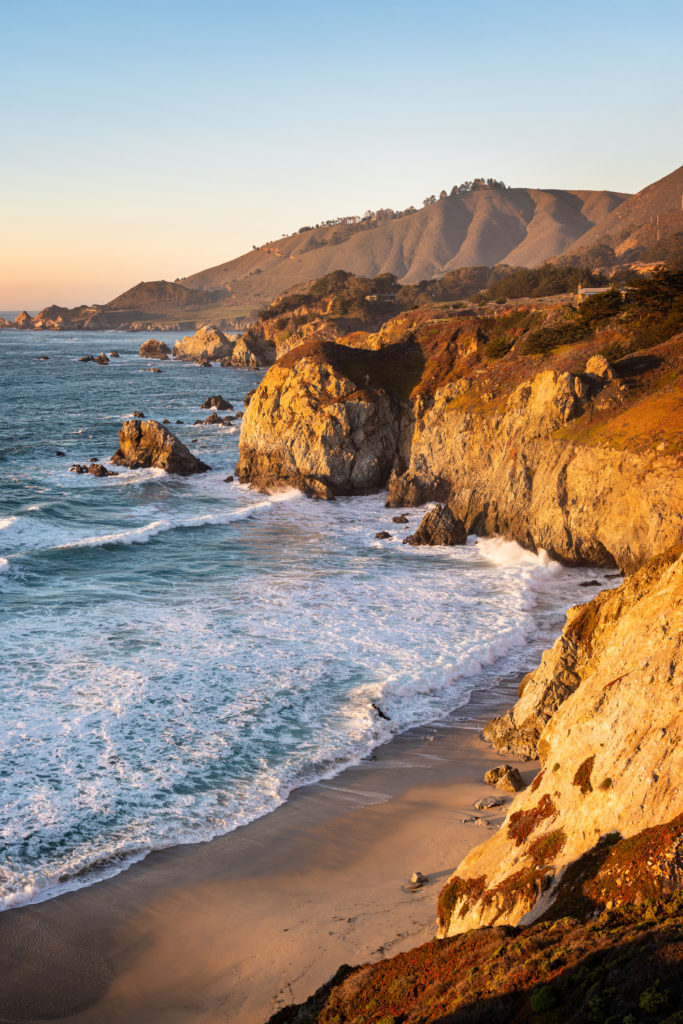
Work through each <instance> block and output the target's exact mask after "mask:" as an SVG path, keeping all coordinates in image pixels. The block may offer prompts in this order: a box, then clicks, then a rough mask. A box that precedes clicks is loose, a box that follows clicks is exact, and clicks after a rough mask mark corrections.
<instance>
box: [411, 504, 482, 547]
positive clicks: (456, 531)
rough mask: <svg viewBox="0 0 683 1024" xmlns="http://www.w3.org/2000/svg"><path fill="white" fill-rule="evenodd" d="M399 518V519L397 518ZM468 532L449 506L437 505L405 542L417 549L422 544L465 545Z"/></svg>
mask: <svg viewBox="0 0 683 1024" xmlns="http://www.w3.org/2000/svg"><path fill="white" fill-rule="evenodd" d="M396 518H399V517H396ZM466 540H467V530H466V529H465V526H464V524H463V523H462V521H461V520H460V519H456V518H455V516H454V515H453V513H452V512H451V510H450V508H449V507H448V505H437V506H436V508H433V509H431V510H430V511H429V512H427V514H426V515H425V516H424V518H423V520H422V522H421V523H420V525H419V526H418V528H417V530H416V531H415V533H411V535H410V536H409V537H406V539H405V540H404V541H403V543H404V544H410V545H412V546H413V547H417V546H419V545H421V544H426V545H429V546H435V545H438V544H445V545H449V546H452V545H454V544H464V543H465V541H466Z"/></svg>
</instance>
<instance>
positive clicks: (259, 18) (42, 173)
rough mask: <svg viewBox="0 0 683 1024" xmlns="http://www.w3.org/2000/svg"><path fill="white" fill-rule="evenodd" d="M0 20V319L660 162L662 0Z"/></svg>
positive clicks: (665, 34) (650, 171) (351, 1)
mask: <svg viewBox="0 0 683 1024" xmlns="http://www.w3.org/2000/svg"><path fill="white" fill-rule="evenodd" d="M0 25H1V34H2V51H3V53H2V61H1V62H0V87H1V88H2V92H1V95H2V97H3V102H2V105H1V106H0V131H1V132H2V139H3V145H2V149H1V150H0V174H1V176H2V178H1V181H2V189H1V191H0V196H1V197H2V199H1V202H2V207H1V209H0V309H21V308H26V309H29V310H37V309H40V308H42V307H43V306H45V305H47V304H49V303H53V302H54V303H58V304H61V305H69V306H71V305H76V304H80V303H83V302H86V303H93V302H106V301H108V300H109V299H111V298H113V297H114V296H115V295H117V294H119V293H120V292H122V291H124V290H125V289H126V288H128V287H130V286H132V285H134V284H136V283H137V282H138V281H141V280H159V279H168V280H174V279H175V278H177V277H183V276H185V275H187V274H191V273H194V272H196V271H199V270H203V269H205V268H207V267H210V266H214V265H215V264H218V263H222V262H225V261H226V260H228V259H231V258H233V257H235V256H239V255H240V254H241V253H243V252H245V251H246V250H248V249H250V248H251V247H252V245H260V244H262V243H263V242H267V241H270V240H273V239H276V238H279V237H280V236H281V235H283V234H289V233H290V232H292V231H296V230H297V228H299V227H300V226H302V225H304V224H314V223H317V222H319V221H321V220H325V219H328V218H332V217H337V216H342V215H349V214H362V213H364V212H365V211H366V210H368V209H371V210H375V209H379V208H383V207H392V208H394V209H404V208H405V207H407V206H410V205H416V206H419V205H420V204H421V203H422V200H423V199H424V198H425V196H428V195H430V194H432V193H436V194H438V192H439V191H440V190H441V189H443V188H445V189H448V190H450V188H451V186H452V185H454V184H458V183H459V182H461V181H465V180H468V179H471V178H473V177H476V176H483V177H495V178H499V179H502V180H503V181H505V182H506V184H508V185H513V186H522V187H539V188H571V189H579V188H582V189H583V188H587V189H611V190H615V191H622V192H635V191H638V190H639V189H640V188H643V187H644V186H645V185H647V184H649V183H650V182H652V181H655V180H657V179H658V178H660V177H662V176H664V175H665V174H668V173H670V172H671V171H673V170H674V169H675V168H676V167H678V166H679V165H680V164H681V163H682V162H683V158H682V155H681V150H682V149H683V147H682V146H681V142H682V141H683V113H682V112H683V103H682V102H681V100H682V99H683V96H682V93H683V89H682V88H681V86H682V79H683V72H682V68H683V62H681V60H680V40H681V38H682V36H683V31H682V30H683V5H682V4H680V2H679V0H675V2H674V0H651V2H650V3H648V4H647V5H643V4H642V3H638V4H636V3H633V2H630V0H622V2H621V3H613V2H601V0H592V2H590V3H589V2H584V0H578V2H576V3H573V4H557V3H552V2H548V0H545V2H543V3H540V2H539V3H537V2H527V0H517V2H516V3H511V2H510V0H504V2H499V0H491V2H488V3H486V4H481V3H480V4H476V3H473V2H471V0H470V2H469V3H463V2H461V0H450V2H442V0H420V3H408V2H404V0H393V2H392V3H389V2H385V0H363V2H358V0H345V2H344V3H343V4H325V3H323V2H319V3H312V2H309V0H288V2H286V3H285V2H272V0H261V2H260V3H258V4H249V3H247V2H242V3H235V2H233V0H222V2H214V0H194V2H193V3H187V2H185V3H182V4H181V3H177V2H175V0H164V2H157V0H137V2H135V3H133V2H130V0H118V2H117V3H115V4H96V3H93V2H92V0H88V2H87V3H84V2H76V0H60V2H59V3H58V2H57V0H21V2H19V0H5V3H4V4H3V5H2V18H1V19H0Z"/></svg>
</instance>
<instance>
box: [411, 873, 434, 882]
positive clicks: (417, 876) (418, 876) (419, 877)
mask: <svg viewBox="0 0 683 1024" xmlns="http://www.w3.org/2000/svg"><path fill="white" fill-rule="evenodd" d="M428 881H429V879H428V878H427V876H426V875H423V874H422V872H421V871H413V873H412V875H411V876H410V882H411V885H426V884H427V882H428Z"/></svg>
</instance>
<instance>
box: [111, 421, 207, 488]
mask: <svg viewBox="0 0 683 1024" xmlns="http://www.w3.org/2000/svg"><path fill="white" fill-rule="evenodd" d="M111 461H112V462H113V463H114V465H116V466H128V468H129V469H143V468H146V467H148V466H155V467H157V468H158V469H165V470H166V472H167V473H177V474H178V475H179V476H191V475H192V474H193V473H205V472H206V471H207V470H208V469H211V467H210V466H207V465H206V463H205V462H202V461H201V459H198V458H196V457H195V456H194V455H193V454H192V452H191V451H190V449H189V448H187V447H186V446H185V445H184V444H183V443H182V441H179V440H178V438H177V437H176V436H175V434H172V433H171V431H170V430H167V429H166V427H165V426H163V424H161V423H157V421H156V420H145V421H144V422H141V421H140V420H126V422H125V423H124V424H123V426H122V427H121V429H120V430H119V448H118V451H117V452H116V453H115V454H114V455H113V456H112V460H111Z"/></svg>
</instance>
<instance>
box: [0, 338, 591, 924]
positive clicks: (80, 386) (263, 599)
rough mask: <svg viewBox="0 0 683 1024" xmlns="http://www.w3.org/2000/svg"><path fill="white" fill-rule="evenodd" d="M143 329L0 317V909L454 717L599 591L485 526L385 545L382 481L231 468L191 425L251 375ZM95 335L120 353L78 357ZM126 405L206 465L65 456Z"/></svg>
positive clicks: (102, 431)
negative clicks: (244, 481)
mask: <svg viewBox="0 0 683 1024" xmlns="http://www.w3.org/2000/svg"><path fill="white" fill-rule="evenodd" d="M158 337H160V338H161V339H162V340H165V341H166V342H167V343H169V344H172V343H173V341H174V340H176V338H177V337H178V335H163V334H161V335H158ZM142 340H144V337H142V336H140V335H138V334H121V333H111V334H102V333H97V334H92V335H89V334H85V333H84V334H77V335H69V334H66V333H65V334H56V333H54V334H53V333H43V332H41V333H37V332H19V331H4V332H2V335H0V346H1V348H0V352H1V358H2V371H3V378H2V380H3V385H2V407H1V410H0V486H1V489H0V602H1V619H0V631H1V636H0V642H1V644H2V652H3V657H2V665H1V669H0V671H1V672H2V686H1V687H0V843H1V844H2V854H1V860H0V908H5V907H9V906H16V905H19V904H22V903H29V902H35V901H38V900H42V899H46V898H48V897H50V896H53V895H55V894H57V893H59V892H62V891H65V890H68V889H73V888H77V887H79V886H82V885H87V884H91V883H92V882H94V881H97V880H98V879H100V878H104V877H108V876H110V875H112V874H115V873H117V872H118V871H121V870H123V869H124V868H125V867H127V866H129V865H130V864H132V863H134V862H135V861H137V860H140V859H141V858H142V857H144V856H146V854H147V853H149V852H150V851H151V850H153V849H159V848H162V847H167V846H172V845H175V844H179V843H188V842H196V841H200V840H206V839H210V838H212V837H214V836H217V835H220V834H224V833H226V832H229V831H231V830H233V829H235V828H237V827H238V826H239V825H242V824H245V823H247V822H248V821H251V820H253V819H255V818H257V817H259V816H260V815H263V814H266V813H268V812H269V811H271V810H273V809H274V808H275V807H277V806H278V805H279V804H281V803H282V802H283V801H284V800H286V798H287V796H288V794H289V793H290V792H291V791H292V790H293V789H294V788H295V787H297V786H300V785H302V784H304V783H306V782H308V781H313V780H316V779H322V778H330V777H332V776H333V775H335V774H337V773H338V772H339V771H341V770H342V769H343V768H344V767H345V766H347V765H350V764H353V763H357V762H358V761H359V760H360V759H361V758H363V757H367V756H369V755H370V754H371V752H372V750H373V748H374V747H376V746H377V745H378V744H380V743H383V742H386V741H387V740H388V739H390V738H391V736H392V735H394V734H395V733H396V732H399V731H404V730H406V729H408V728H410V727H412V726H415V725H419V724H422V723H426V722H433V721H437V720H439V719H441V718H442V717H443V716H445V715H451V716H454V717H455V718H456V719H459V720H461V721H463V722H467V721H468V719H469V717H471V716H470V715H469V713H468V710H467V705H468V701H469V700H470V697H471V696H472V694H473V693H475V691H476V693H477V694H479V695H481V694H484V695H487V697H488V696H490V706H491V708H494V707H496V706H497V705H498V704H499V703H500V692H501V680H503V679H507V680H509V679H510V678H512V677H514V676H515V675H517V674H519V673H520V672H523V671H527V670H529V669H530V668H532V667H534V665H535V664H536V663H537V662H538V659H539V656H540V653H541V651H542V650H543V648H544V647H547V646H549V644H550V643H552V640H553V638H554V636H555V635H556V634H557V633H558V631H559V630H560V629H561V626H562V622H563V620H564V614H565V611H566V609H567V607H569V606H570V605H572V604H576V603H579V602H580V601H583V600H586V599H587V597H589V596H590V594H591V593H593V592H594V591H590V590H586V589H585V588H582V587H581V584H582V583H586V582H588V580H590V579H592V578H593V577H594V575H595V570H591V571H590V572H589V571H587V570H578V569H571V570H570V569H566V568H562V567H560V566H559V565H557V564H556V563H554V562H552V561H551V560H550V559H549V558H548V557H547V556H546V555H545V554H544V553H539V554H532V553H530V552H526V551H523V550H522V549H521V548H519V547H518V546H517V545H516V544H514V543H511V542H506V541H503V540H500V539H498V538H489V539H483V540H482V539H480V540H477V539H476V538H474V537H471V538H470V539H469V541H468V544H467V545H466V546H464V547H460V548H432V549H420V548H411V547H409V546H406V545H403V544H402V543H401V541H402V540H403V538H404V537H405V536H406V535H407V533H408V532H409V531H410V530H412V529H415V528H416V527H417V525H418V523H419V520H420V517H421V514H422V511H424V510H422V511H417V510H408V516H409V523H408V526H403V525H398V524H394V523H393V522H392V514H394V513H392V511H391V510H389V509H386V508H385V507H384V497H385V496H384V495H382V494H375V495H368V496H363V497H357V498H345V499H339V500H337V501H335V502H319V501H314V500H310V499H307V498H304V497H302V496H301V495H300V494H298V493H297V492H294V491H284V492H281V493H278V494H275V495H263V494H258V493H256V492H253V491H251V490H249V489H248V488H246V487H244V486H241V485H240V484H239V483H236V482H235V481H232V482H229V481H227V480H226V477H227V476H230V475H234V468H235V464H236V461H237V456H238V441H239V431H238V424H237V425H236V426H233V427H227V426H215V425H199V424H198V425H194V421H195V420H197V419H204V418H205V417H206V416H207V415H208V413H207V412H206V411H200V408H199V407H200V405H201V403H202V401H203V400H204V399H205V398H206V397H207V396H208V395H213V394H217V393H220V394H221V395H222V396H223V397H224V398H226V399H227V400H228V401H230V402H231V403H232V404H233V405H234V408H235V411H239V410H242V409H243V408H244V404H243V403H244V397H245V395H246V394H247V392H248V391H250V390H251V389H253V388H254V387H255V386H256V385H257V384H258V382H259V380H260V377H261V375H262V374H261V372H256V371H246V370H236V369H222V368H219V367H214V368H212V369H203V368H200V367H197V366H195V365H192V364H183V363H173V362H164V363H161V364H158V365H159V366H160V367H161V370H162V372H161V373H160V374H150V373H147V372H145V370H146V369H147V368H148V367H149V366H151V365H153V364H152V363H150V362H149V361H147V360H141V359H140V358H139V357H138V355H137V350H138V347H139V345H140V342H141V341H142ZM102 349H104V350H105V351H107V352H109V351H111V350H114V349H115V350H117V351H118V352H119V353H120V357H119V358H113V359H112V360H111V362H110V364H109V365H108V366H99V365H97V364H94V363H80V362H79V361H78V360H79V357H80V356H82V355H84V354H88V353H94V354H96V353H97V352H98V351H100V350H102ZM39 355H48V356H49V360H38V358H37V357H38V356H39ZM134 411H143V412H144V414H145V416H146V417H148V418H153V419H158V420H162V419H164V418H167V419H168V420H169V421H170V423H169V429H171V430H173V431H174V432H175V433H177V435H178V436H179V437H180V439H181V440H182V441H184V442H185V443H186V444H188V446H189V447H190V449H191V450H192V451H193V452H194V453H195V454H196V455H198V456H199V457H200V458H202V459H203V460H204V461H205V462H207V463H209V465H211V466H212V470H211V472H209V473H206V474H204V475H201V476H196V477H192V478H184V479H183V478H174V477H171V476H168V475H167V474H166V473H164V472H162V471H159V470H154V469H151V470H137V471H130V470H125V469H123V470H120V472H119V475H118V476H115V477H108V478H106V479H97V478H94V477H92V476H90V475H76V474H74V473H69V471H68V469H69V465H71V464H72V463H75V462H87V461H88V460H89V459H90V458H95V457H96V458H99V459H100V460H101V461H102V462H103V463H104V464H105V465H109V463H108V459H109V457H110V456H111V454H112V453H113V452H114V451H115V450H116V447H117V443H118V442H117V431H118V428H119V427H120V425H121V422H122V421H123V419H125V418H127V417H130V416H131V415H132V413H133V412H134ZM178 420H180V421H182V422H180V423H178V422H176V421H178ZM57 451H63V452H64V453H65V455H64V456H58V455H57V454H56V452H57ZM380 530H388V531H389V532H390V533H391V534H392V537H391V539H390V540H378V539H376V537H375V534H376V533H377V532H378V531H380ZM600 583H601V585H603V586H605V585H610V584H609V583H606V582H605V578H604V574H600ZM373 704H377V705H379V706H380V707H381V708H382V710H383V712H384V713H385V714H386V715H387V716H388V720H385V719H383V718H380V717H379V716H378V715H377V713H376V711H375V710H374V709H373V706H372V705H373ZM485 704H486V702H485V701H484V706H485Z"/></svg>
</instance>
